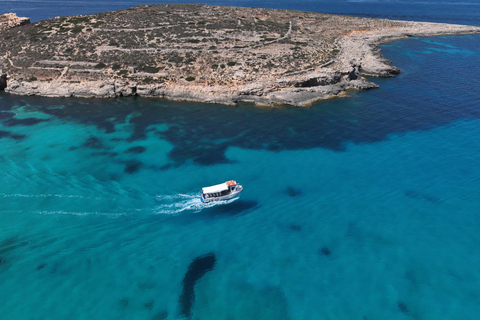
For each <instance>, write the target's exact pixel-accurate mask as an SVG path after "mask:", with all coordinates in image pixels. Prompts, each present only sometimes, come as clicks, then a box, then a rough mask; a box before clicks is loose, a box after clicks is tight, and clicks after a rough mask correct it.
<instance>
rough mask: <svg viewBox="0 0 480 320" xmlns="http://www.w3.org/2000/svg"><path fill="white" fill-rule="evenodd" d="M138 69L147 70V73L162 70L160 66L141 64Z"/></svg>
mask: <svg viewBox="0 0 480 320" xmlns="http://www.w3.org/2000/svg"><path fill="white" fill-rule="evenodd" d="M138 70H140V71H143V72H147V73H157V72H158V71H160V68H157V67H150V66H139V67H138Z"/></svg>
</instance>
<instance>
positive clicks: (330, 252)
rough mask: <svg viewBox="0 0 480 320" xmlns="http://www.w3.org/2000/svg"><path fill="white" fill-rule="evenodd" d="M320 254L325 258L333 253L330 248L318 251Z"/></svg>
mask: <svg viewBox="0 0 480 320" xmlns="http://www.w3.org/2000/svg"><path fill="white" fill-rule="evenodd" d="M318 253H320V254H321V255H323V256H329V255H331V254H332V251H331V250H330V249H329V248H328V247H322V248H321V249H320V250H318Z"/></svg>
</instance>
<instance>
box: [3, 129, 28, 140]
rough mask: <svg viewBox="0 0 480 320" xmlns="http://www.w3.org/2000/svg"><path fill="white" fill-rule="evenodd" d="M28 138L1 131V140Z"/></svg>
mask: <svg viewBox="0 0 480 320" xmlns="http://www.w3.org/2000/svg"><path fill="white" fill-rule="evenodd" d="M26 137H27V136H26V135H23V134H13V133H11V132H8V131H3V130H0V139H2V138H9V139H13V140H23V139H25V138H26Z"/></svg>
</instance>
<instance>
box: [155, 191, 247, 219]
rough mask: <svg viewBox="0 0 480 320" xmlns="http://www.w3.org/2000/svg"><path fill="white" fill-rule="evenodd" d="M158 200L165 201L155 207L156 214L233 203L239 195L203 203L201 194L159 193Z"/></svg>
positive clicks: (196, 210) (170, 213)
mask: <svg viewBox="0 0 480 320" xmlns="http://www.w3.org/2000/svg"><path fill="white" fill-rule="evenodd" d="M155 198H156V199H157V200H159V201H162V202H165V203H161V204H160V205H158V206H157V207H156V208H155V209H154V213H156V214H169V215H174V214H178V213H180V212H183V211H194V212H199V211H201V210H203V209H205V208H211V207H214V206H218V205H222V204H228V203H232V202H233V201H235V200H237V199H238V197H236V198H232V199H229V200H225V201H214V202H207V203H203V202H202V200H201V199H200V195H199V194H176V195H159V196H156V197H155ZM172 201H173V202H172Z"/></svg>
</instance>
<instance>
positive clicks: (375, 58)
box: [0, 5, 480, 106]
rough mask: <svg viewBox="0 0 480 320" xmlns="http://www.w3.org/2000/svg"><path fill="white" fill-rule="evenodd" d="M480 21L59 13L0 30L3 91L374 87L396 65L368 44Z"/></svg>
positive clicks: (202, 92)
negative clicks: (377, 78)
mask: <svg viewBox="0 0 480 320" xmlns="http://www.w3.org/2000/svg"><path fill="white" fill-rule="evenodd" d="M473 32H480V28H476V27H467V26H451V25H444V24H432V23H416V22H405V21H391V20H383V19H367V18H358V17H346V16H338V15H327V14H320V13H309V12H299V11H286V10H271V9H256V8H234V7H218V6H204V5H153V6H139V7H134V8H131V9H128V10H122V11H116V12H107V13H101V14H96V15H87V16H73V17H58V18H53V19H49V20H44V21H40V22H38V23H34V24H28V25H24V26H22V27H19V28H11V29H7V30H4V32H1V33H0V69H2V70H3V71H4V72H8V74H9V76H10V78H9V79H8V83H7V87H6V88H5V90H6V91H8V92H11V93H15V94H22V95H42V96H52V97H71V96H74V97H117V96H129V95H141V96H151V97H166V98H170V99H178V100H195V101H205V102H216V103H224V104H235V103H236V102H239V101H248V102H254V103H257V104H261V105H273V104H292V105H297V106H303V105H308V104H309V103H311V102H313V101H316V100H319V99H327V98H331V97H335V96H339V95H342V94H344V93H345V92H346V90H348V89H368V88H373V87H376V85H375V84H373V83H371V82H369V81H367V80H366V79H365V78H363V77H362V76H365V75H369V76H372V75H373V76H393V75H395V74H396V73H398V69H396V68H395V67H393V66H392V65H391V64H390V63H389V62H388V61H386V60H385V59H383V58H382V57H381V55H380V53H379V52H378V51H376V50H375V47H376V45H377V44H379V43H382V42H385V41H389V40H392V39H399V38H403V37H407V36H408V35H435V34H455V33H473Z"/></svg>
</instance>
